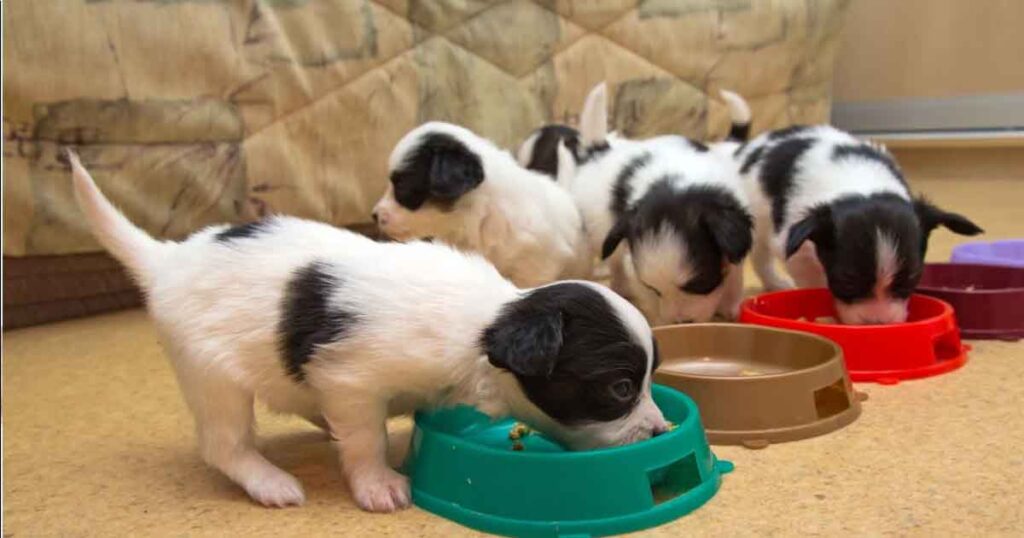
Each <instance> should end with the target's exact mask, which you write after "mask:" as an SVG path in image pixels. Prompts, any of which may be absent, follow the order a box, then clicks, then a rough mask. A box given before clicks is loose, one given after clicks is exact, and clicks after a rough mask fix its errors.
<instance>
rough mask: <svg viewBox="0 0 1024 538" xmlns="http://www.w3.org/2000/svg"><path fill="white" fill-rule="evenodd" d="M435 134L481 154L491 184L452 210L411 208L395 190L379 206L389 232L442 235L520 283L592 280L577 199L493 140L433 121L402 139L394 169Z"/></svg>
mask: <svg viewBox="0 0 1024 538" xmlns="http://www.w3.org/2000/svg"><path fill="white" fill-rule="evenodd" d="M429 133H444V134H448V135H451V136H453V137H455V138H456V139H458V140H459V141H460V142H462V143H463V144H465V146H466V147H467V148H468V149H469V150H470V151H472V152H474V153H476V154H477V155H478V156H479V157H480V159H481V161H482V163H483V168H484V180H483V182H482V183H481V184H480V185H479V186H477V187H476V188H475V189H473V190H472V191H470V192H468V193H466V194H465V195H463V196H462V198H460V199H459V200H458V201H457V202H456V204H455V208H454V210H453V211H451V212H447V213H446V212H442V211H440V210H438V209H436V208H433V207H430V206H429V204H426V205H424V206H423V207H421V208H419V209H418V210H416V211H409V210H408V209H406V208H404V207H402V206H401V205H399V204H398V202H397V201H395V198H394V192H393V190H392V188H390V187H389V188H388V190H387V192H386V193H385V194H384V196H383V197H382V198H381V199H380V201H379V202H377V205H376V206H375V207H374V211H375V212H376V213H377V215H378V225H379V226H380V228H381V231H383V232H384V233H385V234H387V235H389V236H391V237H393V238H395V239H398V240H409V239H421V238H425V237H434V238H436V239H439V240H441V241H444V242H445V243H448V244H450V245H452V246H454V247H456V248H459V249H461V250H465V251H469V252H478V253H480V254H482V255H483V256H484V257H485V258H487V260H488V261H490V262H491V263H493V264H494V265H495V266H496V267H497V268H498V271H500V272H501V274H503V275H505V276H506V277H507V278H509V279H510V280H512V281H513V282H514V283H516V284H517V285H520V286H527V287H531V286H538V285H541V284H546V283H549V282H553V281H555V280H558V279H565V278H589V277H590V274H591V269H592V263H593V259H592V258H593V256H592V254H591V252H590V250H589V248H588V243H587V241H586V237H585V236H584V232H583V221H582V219H581V218H580V214H579V211H578V210H577V209H576V206H575V204H574V203H573V201H572V198H570V197H569V195H568V194H567V193H566V192H565V190H564V189H562V188H559V186H558V185H557V184H556V183H555V182H553V181H552V180H551V178H549V177H547V176H544V175H543V174H539V173H536V172H533V171H530V170H527V169H525V168H523V167H522V166H520V165H519V164H518V163H517V162H516V160H515V159H514V158H512V156H511V155H510V154H509V153H508V152H506V151H504V150H502V149H500V148H498V147H497V146H495V145H494V144H493V143H492V142H490V141H489V140H486V139H484V138H481V137H479V136H477V135H476V134H474V133H472V132H471V131H469V130H467V129H464V128H462V127H459V126H456V125H451V124H446V123H439V122H431V123H426V124H424V125H421V126H420V127H417V128H416V129H414V130H412V131H410V132H409V133H408V134H407V135H406V136H405V137H403V138H402V140H401V141H399V143H398V145H397V146H396V147H395V149H394V151H392V153H391V157H390V160H389V166H390V169H391V170H394V169H395V168H397V167H398V166H399V165H400V164H401V163H402V162H403V161H404V160H405V159H406V156H407V155H408V154H409V153H410V151H412V150H413V149H414V148H415V147H417V146H418V145H419V143H420V141H421V140H422V138H423V137H424V136H426V135H427V134H429Z"/></svg>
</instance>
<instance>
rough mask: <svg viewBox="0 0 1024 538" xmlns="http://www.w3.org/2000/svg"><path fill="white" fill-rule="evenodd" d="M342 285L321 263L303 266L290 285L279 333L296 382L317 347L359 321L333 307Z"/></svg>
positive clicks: (340, 334) (350, 313)
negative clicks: (336, 293) (334, 298)
mask: <svg viewBox="0 0 1024 538" xmlns="http://www.w3.org/2000/svg"><path fill="white" fill-rule="evenodd" d="M343 284H344V283H343V282H342V280H341V279H340V278H338V277H337V276H336V275H334V274H332V273H331V272H330V267H329V266H328V265H327V263H326V262H321V261H315V262H313V263H310V264H309V265H306V266H305V267H302V268H301V269H299V270H298V271H297V272H296V273H295V276H294V277H293V278H292V280H291V281H290V282H289V283H288V287H287V289H286V290H285V294H284V301H283V304H282V308H281V310H282V313H281V321H280V322H279V323H278V333H279V335H280V351H281V358H282V360H283V361H284V367H285V370H287V372H288V375H290V376H292V377H293V378H294V379H295V380H296V381H303V380H304V379H305V377H306V374H305V371H304V370H303V367H304V366H305V365H306V363H308V362H309V361H310V359H312V357H313V355H314V354H315V353H316V350H317V347H318V346H322V345H324V344H329V343H331V342H337V341H338V340H341V339H342V338H344V337H345V336H346V335H347V334H348V333H349V332H350V331H351V330H352V328H353V325H354V324H355V323H357V322H358V316H357V315H356V314H355V313H353V312H345V311H342V310H339V309H337V308H334V307H332V306H331V304H330V301H329V298H330V295H331V294H332V293H333V292H335V291H336V290H337V289H338V288H339V287H341V286H342V285H343Z"/></svg>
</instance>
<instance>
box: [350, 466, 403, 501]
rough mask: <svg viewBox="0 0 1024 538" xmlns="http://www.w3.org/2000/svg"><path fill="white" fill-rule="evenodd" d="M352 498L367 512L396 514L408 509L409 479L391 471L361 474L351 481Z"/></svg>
mask: <svg viewBox="0 0 1024 538" xmlns="http://www.w3.org/2000/svg"><path fill="white" fill-rule="evenodd" d="M349 488H351V489H352V498H353V499H354V500H355V501H356V504H357V505H359V507H360V508H362V509H363V510H366V511H367V512H394V511H396V510H401V509H403V508H408V507H409V503H410V499H411V498H412V496H411V494H410V492H409V479H408V478H406V477H405V476H403V475H402V474H400V473H398V472H395V471H393V470H391V469H385V470H382V471H378V472H372V473H365V474H360V475H358V476H353V477H351V478H350V479H349Z"/></svg>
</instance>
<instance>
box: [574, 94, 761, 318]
mask: <svg viewBox="0 0 1024 538" xmlns="http://www.w3.org/2000/svg"><path fill="white" fill-rule="evenodd" d="M606 132H607V90H606V87H605V85H604V84H599V85H598V86H597V87H595V88H594V89H593V90H592V91H591V93H590V94H589V95H588V97H587V101H586V104H585V105H584V109H583V112H582V115H581V142H582V148H583V149H582V151H584V152H585V153H586V154H587V157H588V158H587V159H584V160H580V159H578V158H576V156H575V155H573V154H572V153H571V152H570V151H569V150H568V148H566V147H565V146H564V145H562V146H561V147H560V149H559V163H558V174H559V184H561V185H563V186H565V187H566V188H567V189H568V190H569V191H570V192H571V193H572V195H573V198H574V199H575V200H576V204H577V205H578V206H579V208H580V212H581V213H582V215H583V220H584V222H585V223H586V229H587V232H588V235H589V238H590V242H591V246H592V248H595V249H597V250H599V251H600V252H601V256H602V258H604V259H607V260H608V262H609V264H610V269H611V275H612V286H613V288H614V289H615V290H616V291H618V292H619V293H622V294H623V295H625V296H628V297H632V298H633V299H634V300H635V301H636V302H637V304H638V305H639V306H640V307H641V309H642V310H643V311H644V312H645V314H646V315H647V317H648V320H649V321H651V323H652V324H663V323H689V322H703V321H709V320H710V319H711V318H712V317H713V316H714V315H715V314H719V315H721V316H724V317H726V318H730V319H731V318H735V316H736V315H737V314H738V310H739V304H740V301H741V299H742V293H743V270H742V263H743V259H744V258H745V257H746V255H747V252H748V251H749V250H750V246H751V241H752V227H753V221H752V217H751V215H750V213H749V212H748V211H747V201H746V194H745V192H744V189H743V188H742V184H741V182H740V179H739V176H738V175H737V173H736V167H735V165H734V164H733V161H732V159H731V158H730V156H728V155H724V154H722V153H720V152H714V151H711V150H710V148H708V146H705V145H704V144H702V143H700V142H696V141H693V140H689V139H687V138H685V137H682V136H662V137H657V138H652V139H648V140H640V141H637V140H628V139H621V138H620V139H617V140H616V141H615V142H614V144H608V143H607V135H606ZM622 243H625V246H622Z"/></svg>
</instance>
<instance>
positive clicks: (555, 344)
mask: <svg viewBox="0 0 1024 538" xmlns="http://www.w3.org/2000/svg"><path fill="white" fill-rule="evenodd" d="M69 160H70V162H71V168H72V172H73V178H74V190H75V195H76V198H77V199H78V204H79V207H80V208H81V210H82V212H83V213H84V214H85V216H86V220H87V221H88V223H89V225H90V227H91V228H92V231H93V233H94V234H95V236H96V238H97V239H98V240H99V242H100V243H101V244H102V245H103V246H104V247H106V248H107V250H109V251H110V252H111V253H112V254H113V255H114V256H115V257H116V258H117V259H118V260H120V261H121V262H122V263H124V264H125V266H127V268H128V269H129V271H130V272H131V274H132V275H134V277H135V278H136V279H137V280H138V282H139V284H140V285H141V287H142V289H143V290H144V292H145V295H146V305H147V308H148V310H149V313H150V315H151V316H152V318H153V321H154V323H155V325H156V327H157V329H158V331H159V333H160V335H161V337H162V341H163V343H164V346H165V348H166V351H167V353H168V355H169V356H170V359H171V363H172V364H173V366H174V369H175V372H176V373H177V377H178V382H179V385H180V387H181V390H182V392H183V393H184V396H185V400H186V402H187V404H188V406H189V408H190V409H191V411H192V413H193V415H194V417H195V421H196V428H197V436H198V441H199V448H200V452H201V454H202V457H203V459H204V460H205V461H206V462H207V463H208V464H210V465H211V466H213V467H214V468H216V469H219V470H220V471H221V472H223V473H224V474H226V475H227V476H228V477H230V478H231V479H232V480H233V481H234V482H235V483H237V484H238V485H239V486H241V487H242V488H244V489H245V490H246V491H247V492H248V493H249V495H250V496H251V497H252V498H253V499H254V500H256V501H257V502H259V503H262V504H264V505H267V506H286V505H297V504H301V503H302V502H303V501H304V493H303V490H302V486H301V485H300V484H299V482H298V481H297V480H296V479H295V478H294V477H293V476H292V475H290V474H288V473H287V472H285V471H283V470H282V469H280V468H278V467H277V466H276V465H274V464H273V463H271V462H270V461H268V460H267V459H266V458H265V457H264V456H263V455H262V454H260V452H259V451H258V450H257V449H256V446H255V443H254V434H253V400H254V399H255V398H258V399H260V400H262V401H264V402H265V403H266V404H267V405H268V406H269V407H270V409H272V410H274V411H277V412H283V413H293V414H297V415H300V416H303V417H306V418H308V419H309V420H311V421H313V422H314V423H317V424H322V425H324V426H325V427H328V428H329V429H330V431H331V433H332V434H333V436H334V438H335V439H336V440H337V444H338V448H339V451H340V460H341V467H342V469H343V471H344V473H345V476H346V478H347V481H348V485H349V488H350V489H351V492H352V496H353V498H354V499H355V501H356V503H358V505H359V506H360V507H362V508H364V509H366V510H370V511H375V512H388V511H392V510H396V509H400V508H403V507H405V506H408V504H409V500H410V499H409V485H408V482H407V479H406V477H404V476H403V475H401V474H399V473H398V472H396V471H394V470H392V469H391V468H389V467H388V466H387V463H386V461H385V452H386V449H387V444H388V438H387V430H386V428H385V420H386V419H387V418H388V417H389V416H391V415H394V414H399V413H408V412H410V411H412V410H415V409H418V408H423V407H430V406H440V405H452V404H467V405H473V406H476V407H477V408H478V409H479V410H481V411H482V412H484V413H487V414H488V415H491V416H494V417H498V416H503V415H509V414H510V415H513V416H516V417H518V418H520V419H521V420H523V421H524V422H527V423H528V424H530V425H531V426H533V427H535V428H537V429H538V430H540V431H542V432H545V433H547V434H548V435H551V436H552V437H554V438H556V439H559V440H561V441H562V442H563V443H565V444H566V445H567V446H569V447H571V448H577V449H584V448H591V447H601V446H610V445H619V444H624V443H630V442H634V441H639V440H642V439H646V438H648V437H651V436H652V435H656V434H658V433H661V432H664V431H666V429H667V425H666V422H665V420H664V417H663V416H662V414H661V412H660V410H659V409H658V408H657V406H655V404H654V402H653V400H652V399H651V372H652V370H653V369H654V368H655V367H656V366H657V350H656V348H655V343H654V339H653V337H652V334H651V330H650V327H649V326H648V325H647V323H646V322H645V320H644V318H643V316H642V315H641V314H640V312H639V311H637V310H636V308H634V307H633V306H632V305H631V304H629V303H628V302H627V301H625V300H624V299H622V298H620V297H618V296H617V295H615V294H614V293H612V292H611V291H610V290H608V289H606V288H603V287H601V286H598V285H596V284H592V283H588V282H576V281H569V282H559V283H555V284H551V285H548V286H544V287H540V288H535V289H530V290H522V289H518V288H516V287H515V286H513V285H512V284H511V283H510V282H508V281H507V280H506V279H504V278H503V277H502V276H501V275H499V274H498V272H497V271H496V270H495V269H494V267H493V266H492V265H490V264H489V263H487V262H486V261H485V260H484V259H483V258H481V257H479V256H477V255H471V254H464V253H461V252H458V251H456V250H453V249H451V248H450V247H447V246H443V245H438V244H430V243H423V242H414V243H408V244H400V243H377V242H374V241H372V240H370V239H368V238H366V237H363V236H359V235H356V234H354V233H350V232H347V231H343V230H339V229H336V228H333V227H331V226H328V225H326V224H321V223H316V222H311V221H306V220H301V219H296V218H289V217H271V218H268V219H266V220H263V221H260V222H256V223H251V224H246V225H242V226H236V227H229V226H225V225H221V226H212V227H209V228H206V229H204V230H202V231H199V232H197V233H196V234H194V235H192V236H191V237H189V238H188V239H186V240H184V241H182V242H180V243H175V242H160V241H156V240H154V239H153V238H151V237H150V236H148V235H147V234H146V233H145V232H143V231H142V230H140V229H139V228H137V227H135V226H134V225H132V224H131V222H129V221H128V219H126V218H125V217H124V216H123V215H122V214H121V213H119V212H118V211H117V210H116V209H115V208H114V207H113V206H112V205H111V204H110V203H109V202H108V201H107V199H106V198H104V196H103V194H102V193H101V192H100V190H99V189H98V188H97V186H96V184H95V183H94V182H93V180H92V178H91V177H90V176H89V174H88V172H86V170H85V168H83V166H82V165H81V163H80V162H79V160H78V157H77V156H75V155H74V154H69Z"/></svg>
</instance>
